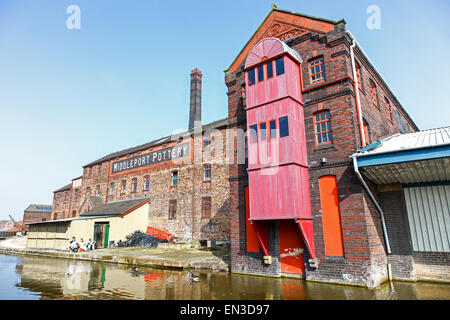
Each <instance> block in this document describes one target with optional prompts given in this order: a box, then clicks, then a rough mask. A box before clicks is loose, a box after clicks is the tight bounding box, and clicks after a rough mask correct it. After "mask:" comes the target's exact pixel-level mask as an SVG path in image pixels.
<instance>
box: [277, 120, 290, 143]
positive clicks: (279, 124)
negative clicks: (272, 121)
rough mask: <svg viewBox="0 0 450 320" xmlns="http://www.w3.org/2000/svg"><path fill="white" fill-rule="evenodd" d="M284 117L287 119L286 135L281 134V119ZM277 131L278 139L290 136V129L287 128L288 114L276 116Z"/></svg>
mask: <svg viewBox="0 0 450 320" xmlns="http://www.w3.org/2000/svg"><path fill="white" fill-rule="evenodd" d="M284 118H286V119H287V135H284V136H281V119H284ZM278 131H279V135H278V136H279V137H280V139H282V138H286V137H289V136H290V130H289V116H288V115H286V116H283V117H279V118H278Z"/></svg>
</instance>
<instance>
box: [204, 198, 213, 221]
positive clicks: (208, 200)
mask: <svg viewBox="0 0 450 320" xmlns="http://www.w3.org/2000/svg"><path fill="white" fill-rule="evenodd" d="M202 218H211V197H203V198H202Z"/></svg>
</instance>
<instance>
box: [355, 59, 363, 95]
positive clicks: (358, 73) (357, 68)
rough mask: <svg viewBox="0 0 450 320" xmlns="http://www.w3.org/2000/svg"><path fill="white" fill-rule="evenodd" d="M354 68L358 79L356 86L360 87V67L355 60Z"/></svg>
mask: <svg viewBox="0 0 450 320" xmlns="http://www.w3.org/2000/svg"><path fill="white" fill-rule="evenodd" d="M355 69H356V81H358V88H360V89H362V83H361V67H360V66H359V64H358V63H356V62H355Z"/></svg>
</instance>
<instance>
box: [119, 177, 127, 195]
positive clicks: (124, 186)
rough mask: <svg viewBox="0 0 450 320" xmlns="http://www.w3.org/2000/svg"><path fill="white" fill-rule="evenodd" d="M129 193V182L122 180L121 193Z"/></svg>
mask: <svg viewBox="0 0 450 320" xmlns="http://www.w3.org/2000/svg"><path fill="white" fill-rule="evenodd" d="M125 192H127V180H122V182H121V183H120V193H121V194H122V193H125Z"/></svg>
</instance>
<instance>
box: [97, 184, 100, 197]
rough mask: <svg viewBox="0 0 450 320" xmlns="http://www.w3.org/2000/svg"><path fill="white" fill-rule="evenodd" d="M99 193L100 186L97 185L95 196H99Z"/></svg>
mask: <svg viewBox="0 0 450 320" xmlns="http://www.w3.org/2000/svg"><path fill="white" fill-rule="evenodd" d="M99 195H100V186H99V185H98V186H97V196H99Z"/></svg>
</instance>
